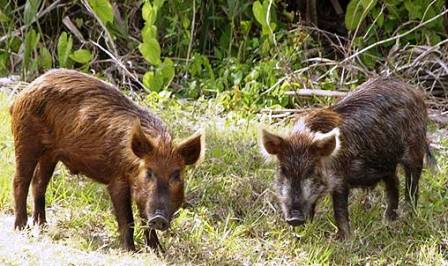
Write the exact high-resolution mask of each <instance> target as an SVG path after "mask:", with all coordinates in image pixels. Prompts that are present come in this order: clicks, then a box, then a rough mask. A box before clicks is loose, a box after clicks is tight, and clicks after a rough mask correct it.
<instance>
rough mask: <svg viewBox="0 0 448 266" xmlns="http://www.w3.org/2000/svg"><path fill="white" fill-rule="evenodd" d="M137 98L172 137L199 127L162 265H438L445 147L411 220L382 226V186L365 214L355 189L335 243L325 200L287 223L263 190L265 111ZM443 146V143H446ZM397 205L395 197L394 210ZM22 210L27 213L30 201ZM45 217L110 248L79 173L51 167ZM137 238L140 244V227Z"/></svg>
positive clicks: (447, 251)
mask: <svg viewBox="0 0 448 266" xmlns="http://www.w3.org/2000/svg"><path fill="white" fill-rule="evenodd" d="M142 102H143V103H144V104H146V105H148V106H150V107H151V108H152V109H153V110H156V112H158V113H159V115H160V116H161V117H163V119H164V120H165V121H166V122H167V123H168V124H169V125H170V126H171V127H172V129H173V132H175V134H174V135H175V136H177V137H185V136H187V135H188V134H190V133H192V132H193V131H194V130H195V129H196V128H197V127H205V128H206V132H207V153H206V159H205V161H204V162H203V163H202V164H201V165H200V166H198V167H197V168H195V169H190V170H189V171H188V180H187V200H188V202H189V203H190V207H188V208H186V209H182V210H181V211H180V212H179V213H178V216H177V218H176V219H175V220H174V223H173V224H172V228H171V230H169V231H168V232H165V233H162V234H160V238H161V241H162V243H163V245H164V246H165V248H166V253H165V254H161V255H159V258H160V260H161V261H162V262H164V263H168V264H194V265H201V264H211V265H215V264H231V265H240V264H299V265H304V264H306V265H308V264H323V265H326V264H341V265H346V264H373V265H380V264H388V265H398V264H409V265H428V264H429V265H440V264H447V259H448V237H447V233H448V228H447V227H448V223H447V222H448V195H447V190H446V185H447V176H448V173H447V172H448V163H447V157H448V155H447V154H446V152H445V153H444V152H443V151H441V152H440V154H439V155H438V161H439V164H440V171H439V172H438V173H437V174H435V175H431V174H430V173H429V172H425V173H424V176H423V178H422V180H421V186H420V190H421V191H420V201H419V206H418V208H417V213H416V214H415V215H413V216H412V215H410V213H409V212H408V211H406V210H404V211H402V214H401V216H400V218H399V220H398V221H396V222H394V223H390V224H387V223H385V222H384V221H383V219H382V215H383V211H384V209H385V195H384V192H383V188H382V186H378V187H377V188H376V189H375V190H374V191H372V192H371V193H370V196H371V199H372V207H371V209H369V210H366V209H365V208H364V207H363V206H364V205H363V204H362V203H361V200H362V198H363V195H364V193H363V192H361V191H356V190H354V191H353V193H352V195H351V197H350V202H351V204H350V218H351V225H352V230H353V238H352V239H350V240H349V241H345V242H338V241H335V240H333V237H332V236H333V234H334V233H335V231H336V227H335V224H334V219H333V217H332V208H331V202H330V199H329V198H325V199H324V200H323V202H322V203H321V204H320V205H319V207H318V212H317V215H316V217H315V219H314V222H313V223H309V224H307V225H306V226H304V227H301V228H291V227H289V226H288V225H287V224H286V223H285V222H284V221H283V220H282V218H281V215H280V209H279V207H278V205H277V201H276V199H275V196H274V191H273V189H272V182H273V175H274V165H273V164H272V163H266V162H265V161H264V159H263V158H262V156H261V155H260V153H259V152H258V147H257V141H256V136H257V131H258V127H259V124H260V123H263V124H268V122H269V118H268V117H265V116H255V115H251V116H247V115H246V114H241V113H237V112H231V113H223V112H222V109H221V108H220V106H219V104H217V103H216V102H213V101H210V102H207V101H200V102H199V103H195V104H193V103H188V102H177V101H173V100H167V99H165V98H156V97H155V96H148V97H147V98H146V99H142ZM8 105H9V102H8V99H7V97H6V96H5V95H3V94H0V149H1V155H0V185H1V190H0V213H3V214H11V213H12V198H11V196H10V195H11V191H10V188H11V185H10V184H11V178H12V176H13V174H14V160H13V159H14V156H13V146H12V144H13V143H12V138H11V134H10V129H9V114H8V112H7V108H8ZM285 123H286V122H281V123H280V125H284V124H285ZM443 146H444V147H448V142H446V140H445V143H443ZM445 151H446V149H445ZM402 187H403V186H402ZM402 194H403V193H402ZM402 198H403V197H402ZM403 206H404V200H403V199H401V204H400V208H401V207H403ZM401 209H402V208H401ZM28 210H29V213H30V212H31V204H29V209H28ZM47 213H48V220H49V223H50V224H49V226H48V228H47V229H46V230H45V232H43V234H45V235H46V236H48V237H49V238H50V240H51V241H52V242H53V243H61V244H65V245H68V246H70V247H71V248H75V249H77V250H83V251H89V252H90V251H91V252H97V251H98V252H101V253H102V254H103V253H106V254H114V253H116V252H118V251H119V243H118V234H117V226H116V222H115V220H114V217H113V215H112V213H111V203H110V201H109V197H108V195H107V193H106V191H105V187H104V186H102V185H99V184H96V183H94V182H91V181H90V180H88V179H87V178H86V177H83V176H71V175H70V174H69V173H68V172H67V171H66V170H65V168H64V167H62V166H61V165H59V167H58V168H57V171H56V173H55V175H54V178H53V180H52V182H51V183H50V186H49V189H48V191H47ZM136 240H137V242H138V245H139V247H143V245H142V242H143V240H142V232H141V230H140V229H139V226H137V232H136ZM135 256H137V257H139V258H146V259H151V256H154V254H152V253H151V252H148V253H145V252H143V253H141V254H137V255H135ZM152 258H153V257H152ZM0 261H2V259H1V258H0ZM154 263H156V264H158V263H161V262H160V261H158V262H156V261H154Z"/></svg>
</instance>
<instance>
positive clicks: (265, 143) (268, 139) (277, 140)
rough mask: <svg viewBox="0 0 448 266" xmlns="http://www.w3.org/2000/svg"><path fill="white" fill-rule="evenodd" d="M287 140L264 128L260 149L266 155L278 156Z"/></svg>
mask: <svg viewBox="0 0 448 266" xmlns="http://www.w3.org/2000/svg"><path fill="white" fill-rule="evenodd" d="M284 144H285V140H284V139H283V138H282V137H280V136H279V135H276V134H274V133H271V132H269V131H267V130H266V129H264V128H262V129H261V133H260V148H261V152H262V153H264V154H270V155H278V154H279V153H280V152H281V150H282V149H283V147H284Z"/></svg>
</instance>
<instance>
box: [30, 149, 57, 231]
mask: <svg viewBox="0 0 448 266" xmlns="http://www.w3.org/2000/svg"><path fill="white" fill-rule="evenodd" d="M56 164H57V161H54V160H51V158H49V156H42V157H41V158H40V159H39V163H38V164H37V167H36V169H35V171H34V176H33V180H32V190H33V198H34V212H33V223H34V224H38V225H43V224H45V223H46V222H47V220H46V217H45V192H46V191H47V186H48V183H49V181H50V179H51V176H52V175H53V172H54V168H55V167H56Z"/></svg>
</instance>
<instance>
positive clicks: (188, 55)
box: [185, 1, 196, 75]
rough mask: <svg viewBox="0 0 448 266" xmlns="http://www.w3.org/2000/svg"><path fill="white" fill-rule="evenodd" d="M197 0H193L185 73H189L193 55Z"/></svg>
mask: <svg viewBox="0 0 448 266" xmlns="http://www.w3.org/2000/svg"><path fill="white" fill-rule="evenodd" d="M195 3H196V1H193V18H192V19H191V31H190V42H189V43H188V50H187V60H186V61H187V67H186V68H185V69H186V70H185V75H187V73H188V68H189V65H190V55H191V49H192V46H193V35H194V26H195V25H196V4H195Z"/></svg>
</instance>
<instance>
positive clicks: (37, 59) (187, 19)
mask: <svg viewBox="0 0 448 266" xmlns="http://www.w3.org/2000/svg"><path fill="white" fill-rule="evenodd" d="M286 2H288V1H281V0H258V1H249V0H216V1H211V0H201V1H200V0H172V1H163V0H125V1H110V0H82V1H64V2H63V3H60V4H59V5H57V6H56V8H53V9H50V10H49V11H48V12H47V13H46V14H45V15H43V16H40V14H42V12H43V11H45V10H46V9H47V8H50V7H51V1H41V0H27V1H26V2H25V5H24V6H23V7H19V6H17V5H18V4H17V1H8V0H0V5H1V6H2V7H3V8H2V10H1V11H0V36H4V37H2V40H1V41H0V75H5V74H8V73H21V74H22V76H23V78H25V79H26V80H31V79H33V78H34V77H36V76H37V75H38V74H39V73H41V72H43V71H45V70H46V69H48V68H52V67H67V68H78V69H81V70H82V71H85V72H95V73H108V75H112V76H113V77H115V78H116V80H120V81H123V82H121V83H120V84H121V85H122V86H128V87H133V89H138V90H145V91H146V93H149V92H152V91H155V92H158V93H166V92H170V94H171V95H175V96H177V97H187V98H198V97H206V98H213V97H217V98H219V99H222V101H223V103H224V106H226V108H229V109H234V108H237V109H244V110H251V111H257V110H260V109H261V108H264V107H266V106H272V105H278V106H281V107H291V106H292V105H293V104H294V101H293V100H292V99H287V97H285V96H284V94H283V92H284V91H285V90H289V89H295V88H298V87H304V86H307V85H308V84H310V77H311V76H312V75H309V76H306V77H299V78H298V80H300V81H298V80H289V78H288V79H285V80H284V81H285V82H279V83H277V82H278V81H279V80H280V79H282V78H284V77H285V76H286V75H289V74H290V73H291V72H293V71H294V70H296V69H297V68H301V67H307V64H309V63H306V62H307V61H306V60H307V58H308V56H306V55H305V54H306V52H307V51H308V50H313V49H314V48H317V49H319V52H318V54H317V55H315V56H318V57H324V56H325V50H324V49H321V44H320V43H319V41H318V39H315V38H313V37H311V35H310V32H308V31H307V30H305V29H303V28H298V29H297V27H296V25H295V24H292V23H291V21H293V20H292V18H294V17H293V14H292V13H288V12H286V10H285V8H284V6H285V3H286ZM442 9H443V0H418V1H410V0H409V1H408V0H406V1H398V0H387V1H377V0H352V1H350V3H349V5H348V7H347V13H346V17H345V24H346V27H347V29H348V30H349V31H350V37H351V40H349V45H350V48H349V50H355V51H356V50H359V49H362V48H364V47H366V46H368V45H372V44H374V43H376V42H378V41H380V40H383V39H385V38H389V37H391V36H395V35H397V34H400V33H403V32H406V31H407V30H409V29H411V28H412V27H415V26H416V25H418V24H419V23H422V22H425V21H427V20H428V19H431V18H433V17H434V16H436V15H438V14H439V13H440V12H441V10H442ZM67 20H68V21H69V22H70V24H69V23H67ZM20 27H23V30H20V31H17V29H18V28H20ZM292 28H293V29H296V30H293V31H291V29H292ZM443 30H444V29H443V21H442V18H439V19H436V20H435V21H433V22H432V23H429V24H427V25H426V26H424V27H422V28H421V29H419V30H417V31H415V32H412V33H410V34H408V35H406V36H404V37H403V38H400V39H399V43H400V44H401V45H407V44H435V43H438V42H439V41H440V40H441V38H444V37H445V33H444V32H443ZM303 36H305V37H303ZM22 40H23V42H22ZM394 43H395V42H392V41H391V42H386V43H384V44H382V45H377V46H375V47H373V48H372V49H370V50H368V51H367V52H365V53H362V54H361V55H360V58H361V59H362V61H363V64H364V65H365V66H362V67H366V68H368V69H369V70H372V69H375V68H376V67H377V65H378V64H379V63H381V62H383V61H384V60H385V55H387V53H388V51H389V50H390V49H391V47H392V46H393V45H394ZM124 67H125V68H127V69H126V71H125V70H124V69H123V68H124ZM129 73H131V74H132V75H133V76H131V75H129ZM339 74H340V73H339ZM331 75H332V77H333V79H332V80H323V83H322V84H320V85H319V87H322V86H323V87H325V86H327V85H326V84H329V83H333V86H328V87H329V88H330V87H331V88H335V87H336V86H335V85H334V84H336V83H337V82H338V80H337V79H338V76H340V75H338V73H331ZM354 78H355V79H356V76H355V77H354ZM274 85H275V86H274Z"/></svg>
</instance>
